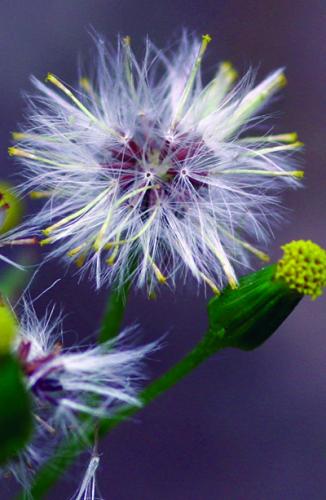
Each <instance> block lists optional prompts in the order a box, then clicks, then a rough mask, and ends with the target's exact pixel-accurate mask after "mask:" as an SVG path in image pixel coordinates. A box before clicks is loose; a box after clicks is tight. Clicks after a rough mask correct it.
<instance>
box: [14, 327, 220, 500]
mask: <svg viewBox="0 0 326 500" xmlns="http://www.w3.org/2000/svg"><path fill="white" fill-rule="evenodd" d="M220 333H221V332H218V333H217V334H216V333H213V332H211V331H208V332H207V333H206V334H205V335H204V337H203V338H202V340H201V341H200V342H199V343H198V344H197V345H196V346H195V347H194V349H193V350H192V351H190V352H189V353H188V354H187V355H186V356H185V357H184V358H183V359H182V360H181V361H179V362H178V363H177V364H176V365H174V366H173V367H172V368H171V369H170V370H169V371H167V372H166V373H164V374H163V375H162V376H161V377H159V378H158V379H157V380H155V381H154V382H152V383H151V384H150V385H149V386H148V387H147V388H146V389H144V391H143V392H142V393H141V395H140V400H141V402H142V407H144V406H146V405H147V404H149V403H150V402H151V401H153V400H154V399H156V398H157V397H158V396H159V395H160V394H162V393H163V392H165V391H166V390H168V389H170V388H171V387H172V386H174V385H175V384H176V383H177V382H178V381H179V380H181V379H182V378H183V377H185V376H186V375H187V374H188V373H190V372H192V371H193V370H194V369H195V368H196V367H197V366H198V365H200V364H201V363H202V362H203V361H205V360H206V359H207V358H208V357H209V356H211V355H212V354H214V353H215V352H217V351H218V350H220V349H222V348H223V347H225V344H224V343H223V341H222V335H220ZM142 407H139V406H126V407H125V408H123V409H122V410H120V411H119V412H118V413H117V414H116V415H115V416H114V417H113V418H106V419H101V420H100V421H99V425H98V428H97V430H96V432H98V436H99V437H103V436H104V435H106V434H107V433H108V432H109V431H111V430H112V429H113V428H114V427H116V426H117V425H118V424H120V423H121V422H123V421H124V420H126V419H127V418H128V417H131V416H132V415H133V414H134V413H136V412H137V411H139V410H140V409H141V408H142ZM87 438H88V440H86V439H83V440H81V439H78V437H73V438H72V439H71V440H70V442H68V443H67V444H64V445H63V446H62V447H60V448H59V450H58V451H57V452H56V454H55V455H54V456H53V458H52V459H50V460H49V461H48V462H47V463H46V464H45V465H44V467H43V468H42V469H41V470H40V471H39V473H38V474H37V475H36V477H35V480H34V484H33V486H32V488H31V495H32V497H33V498H34V499H35V500H38V499H40V500H41V499H42V498H44V495H45V493H46V492H47V491H48V489H49V488H50V487H51V486H52V485H53V484H54V483H55V482H56V481H57V480H59V479H60V477H61V475H62V473H63V472H64V471H65V469H66V468H67V467H68V466H69V465H70V464H71V463H72V462H73V460H74V459H75V458H76V457H77V456H78V455H79V454H80V453H82V452H83V451H84V450H85V449H86V448H87V441H89V442H92V441H93V438H94V425H92V428H90V430H89V432H88V433H87ZM19 498H23V496H20V497H19Z"/></svg>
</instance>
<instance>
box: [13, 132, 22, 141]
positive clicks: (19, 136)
mask: <svg viewBox="0 0 326 500" xmlns="http://www.w3.org/2000/svg"><path fill="white" fill-rule="evenodd" d="M11 137H12V138H13V140H14V141H19V140H20V139H23V138H24V134H23V133H22V132H11Z"/></svg>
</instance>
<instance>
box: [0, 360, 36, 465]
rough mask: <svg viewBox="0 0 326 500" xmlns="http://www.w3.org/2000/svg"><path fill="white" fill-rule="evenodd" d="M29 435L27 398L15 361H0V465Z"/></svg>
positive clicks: (29, 415) (22, 445)
mask: <svg viewBox="0 0 326 500" xmlns="http://www.w3.org/2000/svg"><path fill="white" fill-rule="evenodd" d="M31 431H32V412H31V403H30V398H29V395H28V393H27V390H26V387H25V384H24V382H23V375H22V372H21V368H20V365H19V363H18V361H17V360H16V359H15V358H14V357H13V356H12V355H11V354H6V355H2V356H1V357H0V465H3V464H4V463H5V462H7V461H8V460H10V458H12V457H13V456H14V455H16V454H17V453H18V452H19V451H20V450H21V449H22V448H23V447H24V446H25V444H26V443H27V441H28V439H29V437H30V434H31Z"/></svg>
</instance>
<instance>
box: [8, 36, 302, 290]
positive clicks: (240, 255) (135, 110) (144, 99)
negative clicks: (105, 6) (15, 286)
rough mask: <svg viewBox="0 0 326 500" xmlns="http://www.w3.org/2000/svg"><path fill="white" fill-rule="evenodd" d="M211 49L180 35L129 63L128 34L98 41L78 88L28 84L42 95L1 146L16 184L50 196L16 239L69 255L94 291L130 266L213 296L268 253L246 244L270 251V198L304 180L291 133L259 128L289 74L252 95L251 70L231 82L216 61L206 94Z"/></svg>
mask: <svg viewBox="0 0 326 500" xmlns="http://www.w3.org/2000/svg"><path fill="white" fill-rule="evenodd" d="M207 43H208V38H207V37H206V38H205V37H203V42H202V44H200V41H198V40H197V39H190V38H189V37H188V36H187V35H186V34H184V36H183V37H182V39H181V42H180V44H179V45H178V46H177V47H176V48H175V49H173V50H171V53H170V52H168V51H167V52H166V53H165V52H163V51H160V50H158V49H157V48H156V47H155V46H154V45H153V44H152V43H151V42H150V41H147V42H146V47H145V54H144V57H143V60H142V61H141V62H138V60H137V59H136V57H135V56H134V54H133V53H132V50H131V48H130V43H129V40H123V41H119V44H118V49H117V51H116V52H114V51H113V50H112V49H111V48H110V47H107V46H106V45H105V43H104V42H103V40H101V39H100V40H98V58H97V64H96V68H95V70H94V71H93V76H92V77H91V78H90V80H85V79H84V80H81V84H80V86H79V87H77V89H76V90H75V91H73V93H71V91H70V89H69V88H68V86H64V85H63V84H62V82H61V81H60V80H59V79H57V78H56V77H54V76H53V75H50V76H49V78H48V80H49V83H48V84H44V83H41V82H40V81H38V80H36V79H35V78H33V83H34V85H35V86H36V88H37V91H38V94H37V95H36V96H35V97H31V98H29V109H28V113H27V127H26V129H24V131H23V132H22V133H21V134H20V135H17V138H18V139H19V140H20V142H19V143H18V144H17V147H15V148H11V150H10V151H11V153H12V154H13V155H16V156H17V157H19V158H20V160H21V161H22V162H23V165H24V168H23V170H22V172H23V175H24V177H25V182H24V183H23V189H25V190H35V191H42V192H45V194H44V196H47V197H48V199H47V201H46V202H45V204H44V206H43V208H42V209H41V210H40V212H39V213H38V214H37V215H36V216H35V217H33V218H31V219H30V220H29V222H28V223H27V226H26V227H25V232H27V233H28V234H29V235H31V234H38V235H40V234H41V235H42V237H43V244H44V245H46V246H47V244H48V245H49V246H50V247H51V251H50V253H49V257H51V258H52V257H65V259H66V260H67V261H68V262H71V261H73V260H74V259H78V264H79V266H80V267H81V272H84V271H88V270H91V271H92V272H91V276H95V277H96V283H97V286H101V285H102V284H103V283H112V282H113V281H115V282H118V283H122V282H124V281H125V279H126V278H127V274H128V273H129V272H130V262H131V260H133V259H135V262H136V265H135V266H134V268H133V275H134V279H135V281H136V282H137V284H138V285H139V286H144V285H145V286H147V287H148V289H149V290H150V291H151V290H152V289H153V288H155V286H156V284H157V282H165V281H166V280H168V281H169V282H170V283H172V284H174V283H175V278H176V275H177V272H178V271H180V272H181V274H183V275H184V276H185V275H186V274H187V273H188V272H190V273H191V274H192V275H193V276H194V277H195V278H196V279H197V280H198V281H200V282H203V281H204V282H206V283H207V284H209V285H210V286H212V288H213V289H214V290H215V291H217V287H218V286H222V285H223V284H224V283H225V280H227V281H228V282H229V283H230V284H231V286H236V280H237V278H236V272H235V267H239V266H241V265H245V266H248V265H249V259H248V255H249V254H250V253H253V254H256V255H257V256H258V257H259V256H260V257H262V258H263V259H264V258H265V259H267V257H265V255H264V254H263V253H262V252H259V250H256V249H255V248H254V247H253V246H251V244H250V241H252V240H256V241H257V242H258V243H259V244H262V245H265V244H266V241H267V240H268V235H269V234H270V233H271V227H272V226H273V224H274V223H275V222H278V221H279V219H280V215H279V210H278V206H279V192H280V191H281V189H283V188H286V187H294V186H296V185H297V178H300V177H301V176H302V172H301V171H297V170H294V169H295V162H294V159H293V152H294V151H295V150H296V149H298V148H299V147H300V146H301V144H300V143H298V142H297V141H296V136H295V134H282V135H271V129H270V128H267V127H266V126H265V130H264V135H258V136H256V135H255V133H254V128H257V127H258V128H260V129H262V127H263V125H264V122H265V121H266V116H264V115H262V114H261V113H262V110H263V108H264V107H265V105H266V104H267V103H268V102H269V101H270V99H271V97H272V96H273V95H274V94H275V92H276V91H277V90H279V88H281V87H282V86H283V84H284V82H285V78H284V76H283V72H282V70H277V71H275V72H274V73H272V74H270V75H269V76H267V78H266V79H265V80H263V81H262V82H261V83H260V84H258V85H257V86H256V87H255V86H254V84H253V80H254V78H253V74H252V73H248V74H247V75H246V76H245V77H244V78H243V79H242V80H241V81H240V82H239V83H238V84H237V85H236V86H233V81H234V79H235V71H234V70H233V69H232V68H231V66H230V65H229V64H228V63H222V64H221V65H220V66H219V70H218V71H217V73H216V75H215V77H214V78H213V79H212V80H211V81H210V82H209V83H208V84H207V85H205V86H204V85H203V84H202V77H201V69H200V62H201V59H202V56H203V53H204V51H205V47H206V45H207ZM51 84H52V85H51ZM258 132H259V131H258ZM249 133H250V137H248V134H249ZM135 144H136V146H135ZM44 230H45V234H46V235H47V236H46V237H45V236H44V232H43V231H44ZM47 238H49V239H47ZM52 245H53V246H52Z"/></svg>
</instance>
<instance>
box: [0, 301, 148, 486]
mask: <svg viewBox="0 0 326 500" xmlns="http://www.w3.org/2000/svg"><path fill="white" fill-rule="evenodd" d="M127 335H128V337H130V329H129V331H125V332H123V333H121V334H120V335H119V336H118V337H117V338H116V339H115V340H111V341H108V342H105V343H103V344H101V345H98V346H94V347H88V348H85V349H82V348H78V349H76V348H64V347H63V345H62V330H61V319H60V318H55V317H54V312H53V308H52V309H51V310H49V313H48V314H47V315H46V316H45V317H44V318H43V319H42V320H39V319H38V317H37V315H36V313H35V310H34V308H33V306H32V305H31V304H30V303H29V302H27V301H25V302H24V313H23V315H22V317H21V320H20V324H19V326H18V333H17V332H16V341H15V346H14V355H15V356H16V357H17V358H18V361H19V362H20V364H21V367H22V371H23V374H24V379H25V383H26V386H27V388H28V390H29V391H30V393H31V395H32V403H33V413H34V421H35V422H34V435H33V438H32V442H31V443H30V444H29V445H28V446H27V447H26V449H24V450H23V451H22V452H20V454H19V455H18V456H17V457H16V458H14V459H13V460H12V461H11V462H10V463H9V465H8V466H7V471H9V472H11V473H12V474H13V475H14V476H15V478H16V479H17V480H18V481H19V482H20V483H21V484H22V485H23V486H24V487H25V488H27V489H28V486H29V483H30V479H31V475H32V474H33V472H35V470H37V469H38V467H39V466H40V465H41V464H42V463H43V462H44V461H45V459H46V458H49V456H51V453H52V452H53V450H54V448H55V447H56V446H57V445H58V444H59V443H60V442H61V441H62V440H64V439H65V437H67V435H68V436H69V435H70V436H71V435H76V434H77V435H79V436H80V438H81V439H83V440H85V439H87V432H88V431H89V430H90V429H93V428H94V426H95V424H96V419H97V418H101V417H110V416H112V415H113V414H115V412H116V411H117V410H118V409H120V408H121V407H122V406H124V405H133V406H134V405H136V406H140V405H141V402H140V400H139V399H138V398H137V392H138V390H139V386H140V381H141V380H143V379H144V373H143V361H144V358H145V357H146V355H147V354H149V353H150V352H151V351H153V349H155V348H157V343H152V344H148V345H146V346H140V347H136V346H130V340H129V341H128V343H129V347H128V344H127V339H126V337H127Z"/></svg>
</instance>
